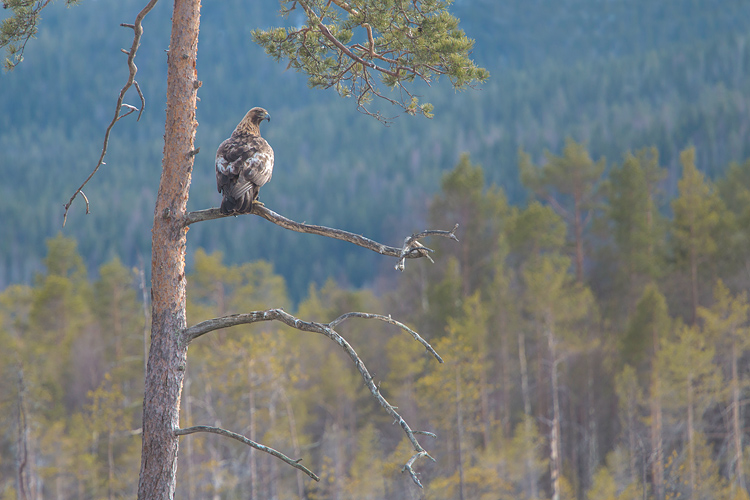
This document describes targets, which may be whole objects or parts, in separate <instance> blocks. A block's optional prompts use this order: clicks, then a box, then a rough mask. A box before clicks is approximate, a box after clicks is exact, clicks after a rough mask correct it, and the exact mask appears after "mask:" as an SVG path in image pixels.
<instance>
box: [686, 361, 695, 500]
mask: <svg viewBox="0 0 750 500" xmlns="http://www.w3.org/2000/svg"><path fill="white" fill-rule="evenodd" d="M693 399H694V395H693V377H692V375H689V376H688V380H687V434H688V465H689V479H690V496H689V497H688V498H691V499H692V498H695V486H696V476H697V473H696V470H695V429H694V426H695V409H694V408H693Z"/></svg>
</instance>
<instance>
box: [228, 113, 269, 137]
mask: <svg viewBox="0 0 750 500" xmlns="http://www.w3.org/2000/svg"><path fill="white" fill-rule="evenodd" d="M263 120H268V121H269V122H270V121H271V115H269V114H268V111H266V110H265V109H263V108H253V109H251V110H250V111H248V112H247V114H246V115H245V117H244V118H243V119H242V121H240V123H239V125H237V129H236V130H235V132H241V133H249V134H252V135H260V122H262V121H263Z"/></svg>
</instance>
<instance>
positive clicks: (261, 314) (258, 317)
mask: <svg viewBox="0 0 750 500" xmlns="http://www.w3.org/2000/svg"><path fill="white" fill-rule="evenodd" d="M350 318H364V319H378V320H380V321H385V322H387V323H391V324H394V325H396V326H398V327H399V328H402V329H403V330H406V331H407V332H408V333H409V334H411V335H412V336H413V337H414V338H415V339H416V340H417V341H418V342H420V343H421V344H422V345H423V346H425V348H426V349H427V350H428V351H429V352H430V353H431V354H433V355H434V356H435V357H436V358H437V359H438V361H440V362H442V358H440V356H439V355H438V354H437V352H435V350H434V349H433V348H432V346H430V344H429V343H428V342H427V341H425V340H424V339H423V338H422V337H420V336H419V334H417V333H416V332H415V331H413V330H411V329H410V328H408V327H407V326H405V325H403V324H402V323H399V322H398V321H395V320H393V319H392V318H391V317H390V316H382V315H379V314H370V313H358V312H352V313H347V314H343V315H341V316H339V317H338V318H336V319H334V320H333V321H331V322H330V323H317V322H313V321H304V320H301V319H299V318H296V317H294V316H292V315H291V314H289V313H287V312H285V311H284V310H282V309H269V310H266V311H254V312H251V313H248V314H234V315H231V316H223V317H221V318H214V319H210V320H207V321H203V322H201V323H198V324H197V325H194V326H191V327H190V328H186V329H185V330H184V331H183V332H182V341H183V342H186V343H189V342H192V341H193V340H195V339H197V338H198V337H200V336H202V335H205V334H207V333H209V332H212V331H214V330H218V329H220V328H227V327H230V326H236V325H242V324H248V323H256V322H259V321H280V322H282V323H284V324H286V325H288V326H290V327H292V328H295V329H297V330H301V331H305V332H315V333H320V334H322V335H325V336H326V337H328V338H329V339H331V340H333V341H334V342H336V343H337V344H338V345H339V346H340V347H341V348H342V349H343V350H344V352H345V353H346V354H347V355H348V356H349V358H350V359H351V360H352V361H353V362H354V365H355V366H356V367H357V370H358V371H359V373H360V375H362V378H363V379H364V381H365V385H366V386H367V388H368V389H369V391H370V393H371V394H372V396H373V397H374V398H375V399H376V400H377V401H378V403H379V404H380V406H382V407H383V408H385V411H386V412H387V413H388V414H389V415H390V416H391V417H392V418H393V419H394V421H395V422H397V423H398V424H399V426H401V429H403V431H404V433H405V434H406V437H407V438H408V439H409V442H410V443H411V445H412V447H413V448H414V451H415V454H414V456H412V457H411V459H409V461H408V462H407V463H406V464H405V465H404V468H403V470H404V471H408V472H409V475H410V476H411V478H412V480H413V481H414V482H415V483H416V484H417V485H418V486H419V487H420V488H421V487H422V484H421V482H420V481H419V479H418V477H417V475H416V473H415V472H414V469H413V468H412V466H413V464H414V462H415V461H416V460H417V459H419V458H422V457H427V458H429V459H431V460H433V461H434V458H432V457H431V456H430V454H429V453H427V451H426V450H425V449H424V448H423V447H422V445H421V444H420V443H419V441H418V440H417V438H416V436H415V435H416V434H427V435H431V436H434V434H432V433H426V432H422V431H413V430H412V429H411V427H410V426H409V424H408V423H407V422H406V420H404V419H403V417H402V416H401V415H400V414H399V413H398V411H396V407H395V406H393V405H391V404H390V403H389V402H388V401H387V400H386V399H385V397H383V395H382V394H381V393H380V388H379V387H378V386H377V384H375V381H374V380H373V378H372V375H370V372H369V370H368V369H367V367H366V366H365V364H364V362H363V361H362V359H361V358H360V357H359V355H358V354H357V352H356V351H355V350H354V348H353V347H352V346H351V345H350V344H349V342H347V341H346V339H345V338H344V337H342V336H341V335H340V334H339V333H338V332H336V330H334V327H335V326H337V325H339V324H340V323H342V322H343V321H346V320H347V319H350Z"/></svg>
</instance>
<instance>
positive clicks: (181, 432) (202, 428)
mask: <svg viewBox="0 0 750 500" xmlns="http://www.w3.org/2000/svg"><path fill="white" fill-rule="evenodd" d="M196 432H209V433H212V434H218V435H220V436H224V437H228V438H232V439H236V440H237V441H239V442H240V443H244V444H246V445H248V446H251V447H253V448H255V449H256V450H260V451H263V452H265V453H268V454H269V455H273V456H274V457H276V458H278V459H279V460H281V461H282V462H286V463H287V464H289V465H291V466H292V467H294V468H295V469H299V470H301V471H302V472H304V473H305V474H307V475H308V476H310V477H311V478H313V479H315V480H316V481H320V478H319V477H318V476H317V475H316V474H315V473H313V472H312V471H311V470H310V469H308V468H307V467H305V466H304V465H302V464H300V462H301V461H302V459H301V458H299V459H297V460H292V459H291V458H289V457H287V456H286V455H284V454H283V453H281V452H279V451H276V450H274V449H273V448H269V447H268V446H265V445H262V444H260V443H256V442H255V441H251V440H249V439H248V438H246V437H245V436H243V435H241V434H236V433H234V432H232V431H228V430H226V429H222V428H221V427H212V426H210V425H194V426H192V427H187V428H185V429H177V430H175V431H174V433H175V435H176V436H185V435H187V434H194V433H196Z"/></svg>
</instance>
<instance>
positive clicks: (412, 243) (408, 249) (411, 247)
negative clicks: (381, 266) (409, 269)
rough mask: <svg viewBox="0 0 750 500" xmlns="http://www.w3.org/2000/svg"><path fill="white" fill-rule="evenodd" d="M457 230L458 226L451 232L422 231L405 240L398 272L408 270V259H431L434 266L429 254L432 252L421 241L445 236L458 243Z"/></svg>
mask: <svg viewBox="0 0 750 500" xmlns="http://www.w3.org/2000/svg"><path fill="white" fill-rule="evenodd" d="M457 229H458V224H456V225H455V226H453V229H451V230H450V231H440V230H435V229H429V230H427V231H422V232H421V233H417V234H412V235H411V236H409V237H407V238H406V239H405V240H404V246H403V247H401V253H400V254H399V259H398V263H396V270H397V271H403V270H404V269H405V268H406V259H408V258H415V257H427V259H429V261H430V262H432V263H433V264H434V263H435V261H434V260H432V258H430V255H429V254H428V252H432V250H430V249H429V248H427V247H425V246H424V245H422V244H421V243H420V242H419V240H420V239H422V238H425V237H427V236H443V237H445V238H450V239H452V240H454V241H458V238H456V230H457Z"/></svg>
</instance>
